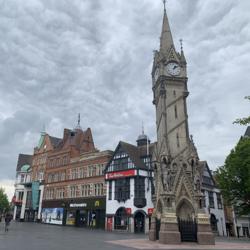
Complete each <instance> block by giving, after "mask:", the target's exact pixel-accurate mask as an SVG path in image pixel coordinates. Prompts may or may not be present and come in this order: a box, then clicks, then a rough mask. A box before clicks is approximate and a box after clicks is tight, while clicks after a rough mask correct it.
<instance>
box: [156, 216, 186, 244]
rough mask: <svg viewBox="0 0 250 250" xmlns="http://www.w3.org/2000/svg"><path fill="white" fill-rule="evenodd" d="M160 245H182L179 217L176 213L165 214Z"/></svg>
mask: <svg viewBox="0 0 250 250" xmlns="http://www.w3.org/2000/svg"><path fill="white" fill-rule="evenodd" d="M159 243H161V244H179V243H181V236H180V232H179V227H178V222H177V217H176V214H175V213H164V214H163V216H162V219H161V229H160V234H159Z"/></svg>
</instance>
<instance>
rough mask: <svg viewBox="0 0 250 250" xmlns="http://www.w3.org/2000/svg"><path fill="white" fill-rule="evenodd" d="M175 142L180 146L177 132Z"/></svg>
mask: <svg viewBox="0 0 250 250" xmlns="http://www.w3.org/2000/svg"><path fill="white" fill-rule="evenodd" d="M176 143H177V147H178V148H179V147H180V138H179V134H178V133H177V134H176Z"/></svg>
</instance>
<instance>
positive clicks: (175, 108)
mask: <svg viewBox="0 0 250 250" xmlns="http://www.w3.org/2000/svg"><path fill="white" fill-rule="evenodd" d="M174 115H175V119H177V118H178V114H177V106H176V105H175V106H174Z"/></svg>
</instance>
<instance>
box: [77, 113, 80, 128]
mask: <svg viewBox="0 0 250 250" xmlns="http://www.w3.org/2000/svg"><path fill="white" fill-rule="evenodd" d="M80 122H81V114H80V113H78V121H77V125H78V126H80Z"/></svg>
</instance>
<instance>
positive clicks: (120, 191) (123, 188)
mask: <svg viewBox="0 0 250 250" xmlns="http://www.w3.org/2000/svg"><path fill="white" fill-rule="evenodd" d="M129 198H130V178H124V179H118V180H115V200H118V201H126V200H127V199H129Z"/></svg>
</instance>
